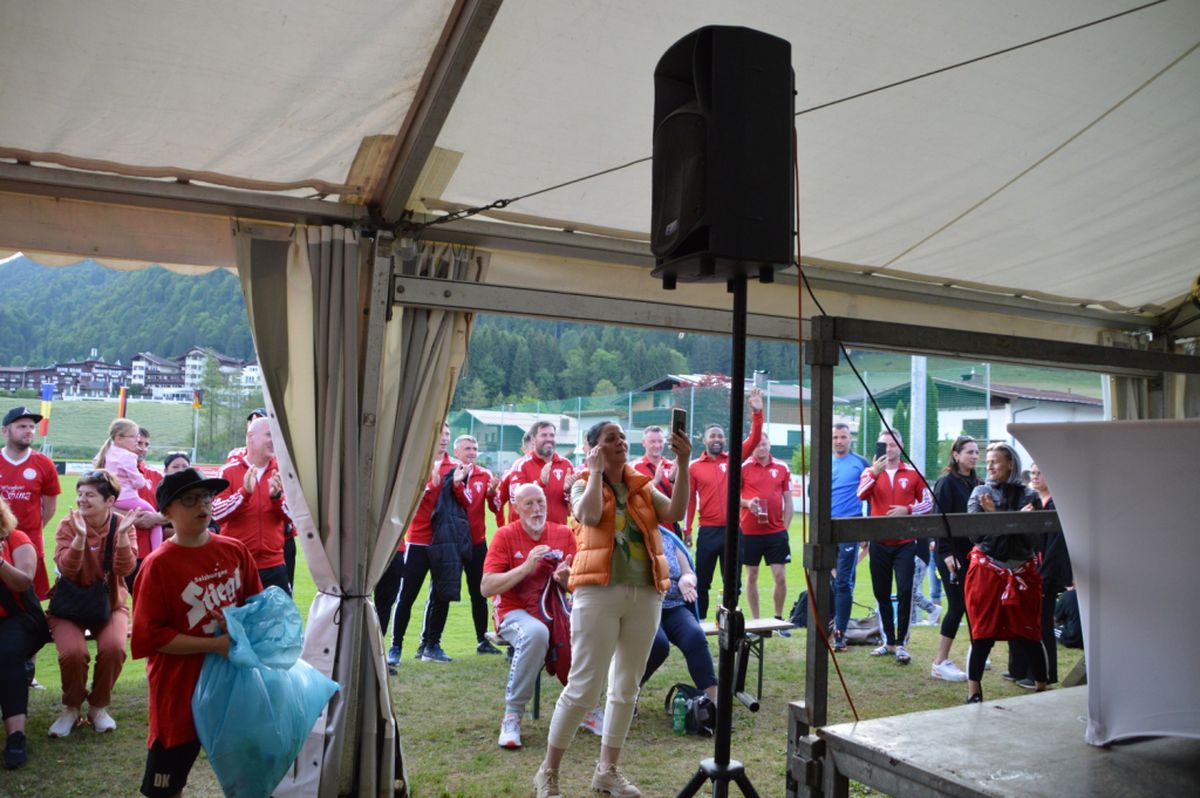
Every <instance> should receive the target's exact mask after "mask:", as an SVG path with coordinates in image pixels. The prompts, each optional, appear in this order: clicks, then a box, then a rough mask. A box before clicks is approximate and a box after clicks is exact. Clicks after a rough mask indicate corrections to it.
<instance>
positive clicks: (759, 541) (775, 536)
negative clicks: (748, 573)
mask: <svg viewBox="0 0 1200 798" xmlns="http://www.w3.org/2000/svg"><path fill="white" fill-rule="evenodd" d="M738 559H739V560H741V562H742V565H748V566H750V567H751V568H757V567H758V564H759V562H761V561H766V563H767V565H783V564H785V563H789V562H791V561H792V547H791V544H789V543H788V533H787V530H782V531H780V532H772V533H771V534H769V535H747V534H746V533H745V532H742V533H739V534H738Z"/></svg>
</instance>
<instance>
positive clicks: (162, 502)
mask: <svg viewBox="0 0 1200 798" xmlns="http://www.w3.org/2000/svg"><path fill="white" fill-rule="evenodd" d="M228 487H229V481H228V480H225V479H219V478H217V477H211V478H205V476H204V475H203V474H201V473H200V472H199V471H197V470H196V469H194V468H185V469H183V470H182V471H176V472H175V473H174V474H167V475H166V476H165V477H163V480H162V482H160V483H158V490H157V491H156V492H155V493H154V499H155V501H157V502H158V510H159V512H162V511H163V510H165V509H167V505H168V504H170V503H171V502H173V501H175V500H176V499H177V498H179V496H180V495H181V494H183V493H186V492H188V491H189V490H191V489H192V488H204V489H205V490H210V491H212V492H213V493H220V492H221V491H223V490H225V489H226V488H228Z"/></svg>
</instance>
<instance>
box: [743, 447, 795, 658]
mask: <svg viewBox="0 0 1200 798" xmlns="http://www.w3.org/2000/svg"><path fill="white" fill-rule="evenodd" d="M741 504H742V514H741V519H740V520H741V534H740V535H739V536H738V559H739V560H740V561H741V563H742V565H743V566H745V568H746V602H747V603H748V604H749V605H750V617H751V618H757V617H758V563H759V562H760V561H765V562H766V563H767V565H768V566H769V567H770V568H771V578H772V579H773V580H774V582H775V592H774V594H773V595H772V599H773V600H774V604H775V617H776V618H778V619H779V620H783V603H784V601H786V600H787V564H788V563H789V562H791V561H792V548H791V545H790V544H789V542H788V526H789V525H791V523H792V513H793V512H794V508H793V506H792V472H791V470H790V469H789V468H788V467H787V464H786V463H784V462H783V461H782V460H776V459H775V458H774V457H772V456H771V441H770V440H769V439H768V438H767V436H766V435H763V436H762V439H761V440H760V441H759V442H758V446H755V447H754V454H753V455H752V456H751V457H749V458H747V459H746V461H745V462H744V463H742V500H741ZM779 634H780V635H782V636H784V637H787V636H789V634H790V633H789V632H788V631H787V630H786V629H784V630H782V631H780V633H779Z"/></svg>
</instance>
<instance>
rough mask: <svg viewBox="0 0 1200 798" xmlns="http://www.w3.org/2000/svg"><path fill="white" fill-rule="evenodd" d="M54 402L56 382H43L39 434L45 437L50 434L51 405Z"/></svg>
mask: <svg viewBox="0 0 1200 798" xmlns="http://www.w3.org/2000/svg"><path fill="white" fill-rule="evenodd" d="M53 403H54V383H52V382H43V383H42V420H41V421H39V422H38V434H39V435H41V436H42V437H43V438H44V437H46V436H47V435H49V434H50V406H51V405H52V404H53Z"/></svg>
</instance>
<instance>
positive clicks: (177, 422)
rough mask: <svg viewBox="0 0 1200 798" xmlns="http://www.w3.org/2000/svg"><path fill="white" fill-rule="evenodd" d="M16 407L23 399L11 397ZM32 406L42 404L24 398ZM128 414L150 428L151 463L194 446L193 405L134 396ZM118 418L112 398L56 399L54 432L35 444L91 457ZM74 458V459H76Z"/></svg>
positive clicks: (149, 457) (53, 416) (51, 416)
mask: <svg viewBox="0 0 1200 798" xmlns="http://www.w3.org/2000/svg"><path fill="white" fill-rule="evenodd" d="M10 401H11V405H10V406H13V407H15V406H16V405H18V404H20V403H21V402H22V400H20V399H13V400H10ZM24 401H25V402H26V404H27V405H28V406H30V407H33V408H35V409H36V408H37V407H38V405H37V404H35V403H33V402H32V401H30V400H24ZM125 414H126V416H128V417H129V418H130V419H132V420H133V421H136V422H137V423H138V424H140V425H142V426H143V427H145V428H146V429H148V430H150V454H149V456H148V458H147V459H148V460H149V461H150V462H151V463H157V464H159V465H161V464H162V459H163V456H164V455H165V454H166V453H167V452H169V451H173V450H177V449H189V450H190V449H191V448H192V428H193V427H192V424H193V422H192V406H191V405H190V404H186V403H180V402H149V401H138V400H136V399H130V400H129V402H128V404H127V407H126V412H125ZM116 417H117V402H116V400H109V399H81V400H78V401H70V402H68V401H63V400H59V401H56V402H54V405H53V407H52V409H51V412H50V430H49V431H50V434H49V435H48V436H47V437H46V439H45V441H43V440H42V438H41V437H40V436H39V437H35V438H34V445H35V446H36V447H38V448H39V449H42V448H44V446H45V444H47V443H48V444H49V445H50V449H51V451H50V456H51V457H54V454H53V450H54V449H55V448H60V449H61V448H63V447H72V448H83V449H84V450H85V451H87V452H88V456H89V457H90V456H92V455H95V454H96V452H98V451H100V447H101V446H102V445H103V444H104V441H105V439H106V438H107V436H108V425H109V424H110V423H111V422H112V420H113V419H114V418H116ZM72 459H73V458H72Z"/></svg>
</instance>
